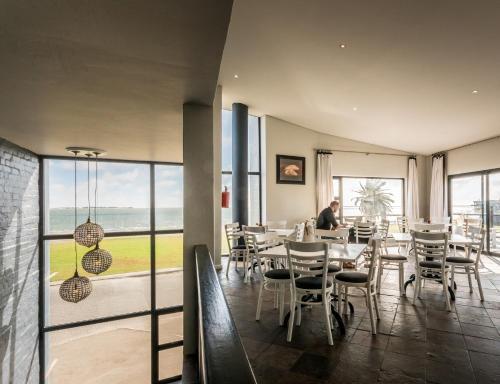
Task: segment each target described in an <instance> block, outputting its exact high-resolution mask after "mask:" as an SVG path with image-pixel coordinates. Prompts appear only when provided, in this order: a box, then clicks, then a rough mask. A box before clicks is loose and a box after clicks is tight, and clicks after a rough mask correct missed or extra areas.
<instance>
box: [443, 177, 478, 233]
mask: <svg viewBox="0 0 500 384" xmlns="http://www.w3.org/2000/svg"><path fill="white" fill-rule="evenodd" d="M483 190H484V188H483V175H480V174H479V175H477V174H476V175H467V176H453V177H452V179H451V183H450V197H451V199H450V203H451V204H450V206H451V214H452V220H453V223H454V224H455V225H457V226H458V227H459V228H460V227H461V228H463V230H464V231H467V230H468V229H467V228H468V227H469V226H481V225H483V224H484V223H485V221H484V218H485V217H484V214H485V210H484V199H483ZM464 234H465V233H464Z"/></svg>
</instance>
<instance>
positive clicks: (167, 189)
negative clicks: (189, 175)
mask: <svg viewBox="0 0 500 384" xmlns="http://www.w3.org/2000/svg"><path fill="white" fill-rule="evenodd" d="M182 176H183V168H182V166H180V165H155V205H156V229H157V230H158V229H160V230H161V229H182V226H183V217H182V215H183V212H182V211H183V209H182V207H183V194H182V191H183V177H182Z"/></svg>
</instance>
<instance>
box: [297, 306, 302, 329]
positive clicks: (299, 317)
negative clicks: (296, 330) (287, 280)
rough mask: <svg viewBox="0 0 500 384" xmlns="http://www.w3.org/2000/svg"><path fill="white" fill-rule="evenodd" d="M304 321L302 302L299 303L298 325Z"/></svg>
mask: <svg viewBox="0 0 500 384" xmlns="http://www.w3.org/2000/svg"><path fill="white" fill-rule="evenodd" d="M301 323H302V304H301V303H298V304H297V326H300V324H301Z"/></svg>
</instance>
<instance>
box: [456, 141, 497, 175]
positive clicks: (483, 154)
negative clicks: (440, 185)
mask: <svg viewBox="0 0 500 384" xmlns="http://www.w3.org/2000/svg"><path fill="white" fill-rule="evenodd" d="M495 168H500V137H496V138H493V139H491V140H487V141H483V142H480V143H477V144H471V145H468V146H466V147H463V148H459V149H453V150H451V151H448V174H449V175H456V174H459V173H466V172H475V171H483V170H486V169H495Z"/></svg>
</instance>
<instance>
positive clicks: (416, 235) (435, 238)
mask: <svg viewBox="0 0 500 384" xmlns="http://www.w3.org/2000/svg"><path fill="white" fill-rule="evenodd" d="M412 238H413V252H414V254H415V277H416V279H415V290H414V294H413V305H415V302H416V300H417V297H418V298H420V293H421V288H422V281H423V280H434V281H435V280H441V282H442V284H443V294H444V296H445V300H446V309H447V310H448V311H451V305H450V296H449V294H448V273H449V270H450V267H449V265H448V264H447V261H446V257H447V255H448V233H447V232H418V231H414V232H412Z"/></svg>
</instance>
